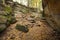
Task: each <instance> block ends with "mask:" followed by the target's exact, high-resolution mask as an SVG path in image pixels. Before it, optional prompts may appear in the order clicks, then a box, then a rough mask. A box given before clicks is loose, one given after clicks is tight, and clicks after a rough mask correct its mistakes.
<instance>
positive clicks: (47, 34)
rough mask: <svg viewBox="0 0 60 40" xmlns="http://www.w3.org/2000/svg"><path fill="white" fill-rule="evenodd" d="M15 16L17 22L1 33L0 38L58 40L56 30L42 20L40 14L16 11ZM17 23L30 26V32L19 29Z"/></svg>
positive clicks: (5, 39) (1, 39) (3, 39)
mask: <svg viewBox="0 0 60 40" xmlns="http://www.w3.org/2000/svg"><path fill="white" fill-rule="evenodd" d="M17 8H18V7H17ZM16 10H19V9H16ZM15 16H16V19H17V22H16V23H15V24H12V25H10V26H9V27H8V28H7V29H6V30H5V31H4V32H3V33H2V34H1V35H0V40H58V38H56V35H55V31H53V29H52V28H50V27H48V26H47V25H45V24H44V23H42V22H41V19H40V14H38V13H26V14H23V13H21V12H18V11H15ZM32 16H33V17H32ZM31 20H34V22H32V21H31ZM16 24H20V25H25V26H28V28H29V32H27V33H24V32H21V31H18V30H17V29H16V28H15V26H16Z"/></svg>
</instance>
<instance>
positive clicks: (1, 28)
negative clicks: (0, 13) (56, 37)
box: [0, 24, 7, 32]
mask: <svg viewBox="0 0 60 40" xmlns="http://www.w3.org/2000/svg"><path fill="white" fill-rule="evenodd" d="M6 27H7V26H6V25H5V24H0V32H2V31H4V30H5V29H6Z"/></svg>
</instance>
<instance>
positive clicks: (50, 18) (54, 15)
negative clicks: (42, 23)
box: [43, 0, 60, 32]
mask: <svg viewBox="0 0 60 40" xmlns="http://www.w3.org/2000/svg"><path fill="white" fill-rule="evenodd" d="M43 2H44V3H43V8H44V14H45V19H46V20H47V22H48V23H49V25H50V26H51V27H52V28H53V29H54V30H57V31H59V30H60V0H58V1H57V0H43ZM59 32H60V31H59Z"/></svg>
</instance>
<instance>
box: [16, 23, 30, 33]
mask: <svg viewBox="0 0 60 40" xmlns="http://www.w3.org/2000/svg"><path fill="white" fill-rule="evenodd" d="M16 29H18V30H19V31H22V32H25V33H26V32H28V31H29V29H28V27H26V26H23V25H20V24H17V25H16Z"/></svg>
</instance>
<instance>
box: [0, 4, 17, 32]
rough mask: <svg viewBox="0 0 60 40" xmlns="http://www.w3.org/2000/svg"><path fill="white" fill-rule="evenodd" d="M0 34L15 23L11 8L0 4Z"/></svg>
mask: <svg viewBox="0 0 60 40" xmlns="http://www.w3.org/2000/svg"><path fill="white" fill-rule="evenodd" d="M0 8H1V9H0V32H2V31H3V30H4V29H6V28H7V27H8V26H9V25H10V24H12V23H15V22H16V19H15V16H14V13H13V12H12V7H11V6H9V5H8V6H4V5H3V4H0Z"/></svg>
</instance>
